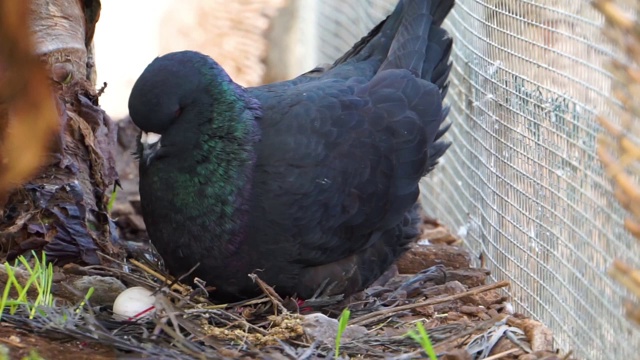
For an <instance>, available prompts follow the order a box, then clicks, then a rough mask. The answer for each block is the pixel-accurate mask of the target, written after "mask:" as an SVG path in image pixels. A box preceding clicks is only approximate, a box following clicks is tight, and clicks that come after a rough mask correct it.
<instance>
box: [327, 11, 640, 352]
mask: <svg viewBox="0 0 640 360" xmlns="http://www.w3.org/2000/svg"><path fill="white" fill-rule="evenodd" d="M394 5H395V0H378V1H375V0H373V1H372V0H369V1H368V0H358V1H351V2H349V3H345V2H339V1H337V0H329V1H323V2H322V3H321V6H319V7H318V16H317V18H316V19H317V28H318V31H317V34H318V37H319V39H318V41H317V43H318V44H321V46H320V48H319V49H318V51H317V56H318V57H319V58H320V59H319V60H320V62H331V61H332V60H333V59H335V58H336V57H337V56H339V55H341V54H342V53H343V52H344V51H345V50H346V49H348V48H349V47H350V46H351V45H352V44H353V42H354V41H355V40H357V39H358V38H360V37H361V36H362V35H363V34H365V33H366V32H367V31H368V30H369V29H370V28H371V27H372V26H373V25H374V24H376V23H377V22H378V21H379V20H380V19H382V18H383V17H384V16H385V15H386V14H388V12H389V10H390V9H391V8H392V7H393V6H394ZM601 25H602V19H601V18H600V17H599V15H598V14H597V13H596V12H595V10H593V9H592V8H591V7H590V5H589V3H588V1H585V0H582V1H569V0H566V1H560V0H538V1H535V2H533V1H526V0H510V1H509V0H502V1H500V0H457V5H456V8H455V9H454V12H453V13H452V15H451V16H450V17H449V19H448V21H447V27H448V29H449V30H450V32H451V34H452V35H453V36H454V38H455V41H456V42H455V45H454V53H453V55H452V57H453V61H454V69H453V72H452V74H451V85H450V90H449V96H448V101H449V102H450V103H451V106H452V111H451V115H450V120H451V121H452V122H453V123H454V126H453V128H452V129H451V130H450V131H449V134H448V137H449V139H451V140H452V141H453V143H454V145H453V147H452V148H451V149H450V150H449V151H448V153H447V155H446V156H445V158H444V159H443V161H442V162H441V164H440V166H439V167H438V168H437V170H436V171H435V173H434V174H433V175H431V176H430V177H429V179H428V181H425V182H423V184H422V190H423V197H422V200H423V202H424V204H425V208H426V209H427V211H428V212H430V213H432V214H433V215H434V216H436V217H437V218H439V219H441V220H442V221H443V222H444V223H446V224H447V225H449V226H450V227H451V228H453V229H456V230H457V232H458V235H460V236H461V237H462V238H464V239H465V240H466V242H467V244H468V245H469V246H470V247H471V248H472V249H473V250H474V251H475V252H476V253H477V254H480V253H482V254H483V256H484V257H485V259H486V260H487V263H488V266H489V268H490V269H491V270H492V273H493V277H494V279H499V280H501V279H508V280H510V281H511V282H512V284H513V286H512V287H511V289H510V295H512V297H513V299H514V302H515V303H516V308H517V309H518V310H519V311H522V312H524V313H526V314H528V315H531V316H533V317H534V318H536V319H539V320H541V321H542V322H543V323H545V324H546V325H547V326H549V327H550V328H551V329H552V330H553V331H554V334H555V339H556V341H557V344H558V345H559V346H560V347H561V348H562V349H564V350H569V349H572V350H574V353H575V354H576V355H577V356H578V357H579V358H585V359H627V358H636V357H637V355H636V350H635V349H637V348H638V346H639V345H640V332H639V331H638V329H636V328H634V327H633V326H632V325H631V324H630V323H629V322H628V321H627V320H626V319H625V318H624V316H623V315H622V312H621V309H622V300H623V298H624V297H625V295H626V294H625V293H624V292H623V290H622V288H621V287H620V286H618V285H617V284H616V283H614V282H613V281H612V280H611V279H610V278H609V277H608V276H607V275H606V269H607V267H608V266H609V265H610V263H611V261H612V259H613V258H622V259H624V260H626V261H628V262H630V263H631V264H635V265H638V264H639V263H640V261H639V257H638V254H640V246H638V244H637V241H636V240H634V239H632V238H631V236H629V235H628V234H627V233H626V232H624V230H623V226H622V219H623V216H624V213H623V211H622V210H621V209H620V208H619V206H618V204H617V202H616V201H615V199H614V198H613V196H612V193H611V189H610V184H609V180H608V179H607V178H606V177H605V175H604V173H603V171H602V168H601V166H600V163H599V161H598V160H597V158H596V155H595V146H596V135H597V134H598V132H599V131H600V128H599V127H598V126H597V124H596V121H595V115H596V113H604V114H605V115H607V116H608V117H610V118H611V117H612V116H613V114H612V112H611V111H610V110H609V109H610V106H611V104H610V103H609V101H610V96H609V86H610V76H609V74H608V73H607V71H606V70H605V68H604V67H605V62H606V61H607V59H609V58H610V57H612V56H618V54H617V53H615V51H614V50H613V49H612V48H611V46H609V45H608V42H607V41H606V40H605V39H604V37H603V36H602V35H601Z"/></svg>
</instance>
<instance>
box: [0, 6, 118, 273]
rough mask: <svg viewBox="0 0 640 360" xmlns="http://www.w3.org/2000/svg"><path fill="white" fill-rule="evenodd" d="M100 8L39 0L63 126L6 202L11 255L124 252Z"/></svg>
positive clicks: (4, 241)
mask: <svg viewBox="0 0 640 360" xmlns="http://www.w3.org/2000/svg"><path fill="white" fill-rule="evenodd" d="M99 14H100V1H99V0H93V1H92V0H84V1H83V0H32V1H31V14H30V19H31V28H32V33H33V35H34V40H35V51H36V54H38V55H39V56H40V58H41V60H42V61H43V62H44V63H45V64H46V65H47V68H48V69H49V70H50V77H51V79H52V86H53V88H54V91H55V93H56V94H57V102H58V113H59V121H60V125H61V126H60V132H59V133H58V134H57V136H56V139H55V142H54V147H53V151H52V152H51V154H50V156H49V157H48V160H47V161H46V163H45V166H44V167H43V168H42V170H41V171H40V173H39V174H38V175H37V176H36V177H34V178H33V179H31V180H30V181H29V182H27V183H26V184H24V185H23V186H22V187H21V188H19V189H18V190H17V191H14V192H13V193H12V194H11V195H10V196H9V197H8V201H7V203H6V204H5V206H4V211H3V216H2V218H0V245H1V246H2V250H3V251H2V253H3V255H4V254H6V256H7V259H8V260H11V259H12V258H15V257H16V256H17V255H20V254H22V253H24V252H26V251H29V250H41V249H44V251H45V252H46V253H47V258H48V259H49V260H53V261H54V262H56V263H58V264H65V263H69V262H76V263H85V264H99V263H101V262H102V259H101V257H100V256H99V255H98V253H99V252H102V253H105V254H108V255H110V256H114V257H116V258H118V257H120V256H121V255H122V252H121V250H120V249H119V248H118V246H117V244H116V241H117V235H116V230H115V226H114V224H113V222H112V221H111V219H110V218H109V216H108V214H107V203H108V198H107V195H106V193H107V191H108V190H109V189H110V187H111V186H113V185H114V183H115V182H117V172H116V168H115V157H114V151H115V146H116V131H117V128H116V125H115V123H114V122H113V121H112V120H111V119H110V118H109V117H108V116H107V114H106V113H105V112H104V111H103V110H102V109H100V107H99V104H98V93H97V92H96V89H95V79H96V70H95V66H94V61H93V45H92V40H93V33H94V30H95V26H96V22H97V21H98V18H99ZM0 81H1V78H0Z"/></svg>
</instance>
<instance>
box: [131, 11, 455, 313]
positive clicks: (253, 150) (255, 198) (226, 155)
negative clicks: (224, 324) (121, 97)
mask: <svg viewBox="0 0 640 360" xmlns="http://www.w3.org/2000/svg"><path fill="white" fill-rule="evenodd" d="M453 5H454V0H403V1H400V2H399V3H398V5H397V7H396V8H395V10H394V11H393V13H392V14H391V15H390V16H389V17H388V18H387V19H386V20H385V21H383V22H382V23H380V24H379V25H378V26H376V27H375V28H374V29H373V30H372V31H371V32H370V33H369V34H368V35H367V36H365V37H364V38H363V39H362V40H360V41H359V42H358V43H357V44H355V45H354V47H353V48H352V49H351V50H349V51H348V52H347V53H346V54H345V55H343V56H342V57H341V58H340V59H338V60H337V61H336V62H335V63H334V64H333V65H332V66H330V67H327V68H316V69H314V70H312V71H310V72H308V73H305V74H303V75H301V76H299V77H297V78H295V79H293V80H290V81H285V82H280V83H274V84H269V85H265V86H258V87H254V88H247V89H246V88H243V87H241V86H239V85H237V84H236V83H234V82H233V81H232V80H231V79H230V78H229V76H228V75H227V74H226V73H225V71H224V70H223V69H222V68H221V67H220V66H219V65H218V64H217V63H216V62H215V61H214V60H212V59H211V58H209V57H208V56H205V55H202V54H200V53H197V52H193V51H182V52H175V53H171V54H168V55H164V56H161V57H158V58H156V59H155V60H153V62H151V64H150V65H149V66H148V67H147V68H146V69H145V70H144V72H143V73H142V75H140V78H139V79H138V80H137V81H136V83H135V85H134V87H133V90H132V91H131V96H130V98H129V112H130V115H131V118H132V119H133V122H134V123H135V124H136V125H137V126H138V127H139V128H140V129H142V131H143V132H153V133H157V134H160V135H161V138H160V140H159V141H158V142H156V143H153V144H143V143H142V142H140V143H139V145H138V152H139V156H140V196H141V201H142V212H143V216H144V220H145V223H146V226H147V230H148V233H149V236H150V238H151V241H152V242H153V244H154V245H155V247H156V248H157V249H158V251H159V253H160V255H161V256H162V257H163V258H164V261H165V263H166V265H167V267H168V269H169V271H170V272H171V273H172V274H173V275H175V276H179V275H182V274H184V273H187V272H188V271H189V270H190V269H191V268H192V267H194V265H196V264H198V263H200V266H199V267H198V268H197V269H196V270H195V271H194V272H193V273H192V274H191V275H190V276H191V278H193V277H194V276H197V277H198V278H200V279H203V280H205V281H206V283H207V285H212V286H215V287H216V289H217V290H216V291H215V292H214V293H212V294H211V295H212V297H213V298H214V299H218V300H221V301H231V300H236V299H242V298H247V297H252V296H255V295H257V294H258V293H259V289H258V287H257V286H256V284H255V283H254V282H253V281H252V279H251V278H250V277H249V276H248V275H249V274H250V273H256V274H257V275H258V276H259V277H260V278H261V279H262V280H264V281H265V282H266V283H268V284H270V285H272V286H273V287H274V288H275V290H276V291H277V292H279V293H280V294H281V295H297V296H299V297H301V298H303V299H307V298H310V297H312V296H314V294H316V292H317V291H319V290H321V292H322V294H323V295H336V294H345V295H349V294H352V293H355V292H357V291H360V290H362V289H364V288H365V287H367V286H368V285H370V284H371V283H372V282H373V281H375V280H376V279H377V278H378V277H379V276H380V275H381V274H382V273H383V272H384V271H385V270H386V269H387V268H389V267H390V266H391V265H392V264H393V262H394V261H395V260H396V259H397V258H398V256H400V255H401V254H402V253H403V252H404V251H405V250H406V248H407V246H408V245H409V244H410V242H411V241H412V240H414V239H415V238H416V236H417V235H418V222H419V221H418V214H417V211H418V207H417V206H416V200H417V198H418V194H419V189H418V182H419V181H420V179H421V178H422V177H423V176H425V175H426V174H427V173H428V172H429V171H431V170H432V169H433V168H434V167H435V165H436V164H437V162H438V159H439V158H440V157H441V156H442V154H443V153H444V152H445V151H446V150H447V148H448V147H449V143H447V142H444V141H441V140H439V139H440V137H441V136H442V135H443V134H444V133H445V132H446V130H447V128H448V126H442V125H443V121H444V120H445V118H446V116H447V112H448V108H446V107H443V105H442V101H443V99H444V97H445V94H446V92H447V85H448V82H447V81H448V80H447V79H448V76H449V72H450V70H451V64H450V63H449V55H450V53H451V46H452V40H451V38H450V37H449V35H448V33H447V32H446V31H445V30H444V29H443V28H442V27H441V25H442V22H443V21H444V19H445V17H446V16H447V14H448V13H449V11H450V10H451V8H452V7H453ZM441 126H442V128H441Z"/></svg>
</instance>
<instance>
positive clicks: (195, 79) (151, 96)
mask: <svg viewBox="0 0 640 360" xmlns="http://www.w3.org/2000/svg"><path fill="white" fill-rule="evenodd" d="M216 69H220V70H221V68H220V67H219V66H218V64H216V63H215V62H214V61H213V60H212V59H211V58H209V57H208V56H206V55H202V54H200V53H197V52H193V51H181V52H175V53H170V54H167V55H164V56H161V57H157V58H156V59H155V60H153V61H152V62H151V64H149V65H148V66H147V68H146V69H145V70H144V71H143V73H142V74H141V75H140V77H139V78H138V80H137V81H136V82H135V84H134V85H133V88H132V90H131V95H130V96H129V115H130V116H131V119H132V120H133V122H134V123H135V124H136V125H137V126H138V127H139V128H140V129H141V130H142V131H144V132H152V133H157V134H160V135H163V134H164V133H165V132H166V131H167V130H168V129H169V128H170V127H172V125H174V124H175V123H176V122H178V121H181V120H182V121H188V119H195V118H197V117H190V116H184V115H185V114H186V113H192V112H194V110H197V109H194V108H196V107H201V106H203V105H206V104H207V103H210V102H212V98H211V96H210V90H209V88H210V87H209V86H208V84H207V80H208V79H207V76H205V74H207V73H211V72H215V70H216ZM209 78H211V77H209Z"/></svg>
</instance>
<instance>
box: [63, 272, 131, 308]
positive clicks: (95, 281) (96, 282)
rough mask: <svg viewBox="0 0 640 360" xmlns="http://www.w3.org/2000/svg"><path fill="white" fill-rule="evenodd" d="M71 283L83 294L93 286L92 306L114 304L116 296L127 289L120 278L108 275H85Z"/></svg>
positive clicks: (90, 299)
mask: <svg viewBox="0 0 640 360" xmlns="http://www.w3.org/2000/svg"><path fill="white" fill-rule="evenodd" d="M71 285H72V286H73V288H74V289H76V290H78V291H80V292H81V293H83V294H86V293H87V292H88V291H89V289H90V288H92V287H93V295H91V297H90V298H89V301H90V302H91V305H92V306H104V305H113V302H114V301H115V300H116V297H117V296H118V295H119V294H120V293H121V292H123V291H125V290H126V289H127V287H126V286H124V284H123V283H122V282H121V281H120V280H118V279H116V278H114V277H107V276H83V277H81V278H79V279H78V280H76V281H74V282H73V283H72V284H71Z"/></svg>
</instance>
